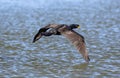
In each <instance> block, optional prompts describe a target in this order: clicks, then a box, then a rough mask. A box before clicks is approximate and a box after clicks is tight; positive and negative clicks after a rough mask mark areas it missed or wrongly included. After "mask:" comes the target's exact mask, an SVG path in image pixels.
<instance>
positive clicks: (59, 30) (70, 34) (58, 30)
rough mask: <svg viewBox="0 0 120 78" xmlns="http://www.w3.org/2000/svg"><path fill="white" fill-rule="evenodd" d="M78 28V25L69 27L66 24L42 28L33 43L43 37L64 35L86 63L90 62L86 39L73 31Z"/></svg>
mask: <svg viewBox="0 0 120 78" xmlns="http://www.w3.org/2000/svg"><path fill="white" fill-rule="evenodd" d="M78 27H79V25H78V24H71V25H69V26H68V25H66V24H59V25H58V24H49V25H47V26H45V27H43V28H40V30H39V31H38V33H37V34H36V35H35V37H34V39H33V42H35V41H37V40H39V39H40V38H41V37H42V36H51V35H64V36H65V37H66V38H67V39H68V40H69V41H70V42H71V43H72V44H73V45H74V46H75V47H76V48H77V49H78V50H79V52H80V53H81V54H82V56H83V57H84V59H85V60H86V62H89V61H90V59H89V56H88V52H87V50H86V45H85V41H84V37H83V36H82V35H80V34H79V33H77V32H75V31H74V30H73V29H75V28H78ZM49 29H50V30H49Z"/></svg>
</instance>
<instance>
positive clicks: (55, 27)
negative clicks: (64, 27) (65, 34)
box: [33, 24, 61, 42]
mask: <svg viewBox="0 0 120 78" xmlns="http://www.w3.org/2000/svg"><path fill="white" fill-rule="evenodd" d="M59 27H61V26H60V25H58V24H48V25H47V26H45V27H42V28H40V29H39V31H38V32H37V34H36V35H35V36H34V39H33V42H35V41H37V40H39V39H40V38H41V37H42V33H43V32H46V31H47V30H48V29H50V28H54V29H57V28H59ZM59 34H60V33H57V35H59Z"/></svg>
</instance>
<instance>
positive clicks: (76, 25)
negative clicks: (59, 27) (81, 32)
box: [70, 24, 80, 29]
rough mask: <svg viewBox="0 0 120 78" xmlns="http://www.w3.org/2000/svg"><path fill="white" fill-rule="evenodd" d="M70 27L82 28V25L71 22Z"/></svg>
mask: <svg viewBox="0 0 120 78" xmlns="http://www.w3.org/2000/svg"><path fill="white" fill-rule="evenodd" d="M70 28H71V29H75V28H80V25H79V24H71V25H70Z"/></svg>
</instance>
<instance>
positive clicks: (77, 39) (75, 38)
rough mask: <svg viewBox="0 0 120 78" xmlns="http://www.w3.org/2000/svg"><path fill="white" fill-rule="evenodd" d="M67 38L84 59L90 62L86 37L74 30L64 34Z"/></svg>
mask: <svg viewBox="0 0 120 78" xmlns="http://www.w3.org/2000/svg"><path fill="white" fill-rule="evenodd" d="M62 34H63V35H64V36H65V37H66V38H68V39H69V40H70V42H72V44H73V45H74V46H75V47H76V48H77V49H78V50H79V52H80V53H81V54H82V56H83V57H84V59H85V60H86V61H87V62H89V61H90V59H89V56H88V52H87V50H86V45H85V41H84V37H83V36H82V35H80V34H79V33H77V32H75V31H74V30H70V31H66V32H63V33H62Z"/></svg>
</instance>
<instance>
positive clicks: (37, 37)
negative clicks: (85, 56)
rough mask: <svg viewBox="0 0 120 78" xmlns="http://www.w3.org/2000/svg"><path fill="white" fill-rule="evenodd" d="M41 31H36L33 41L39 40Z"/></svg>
mask: <svg viewBox="0 0 120 78" xmlns="http://www.w3.org/2000/svg"><path fill="white" fill-rule="evenodd" d="M41 36H42V35H41V33H39V32H38V33H37V34H36V35H35V37H34V39H33V43H34V42H35V41H37V40H39V39H40V38H41Z"/></svg>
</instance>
